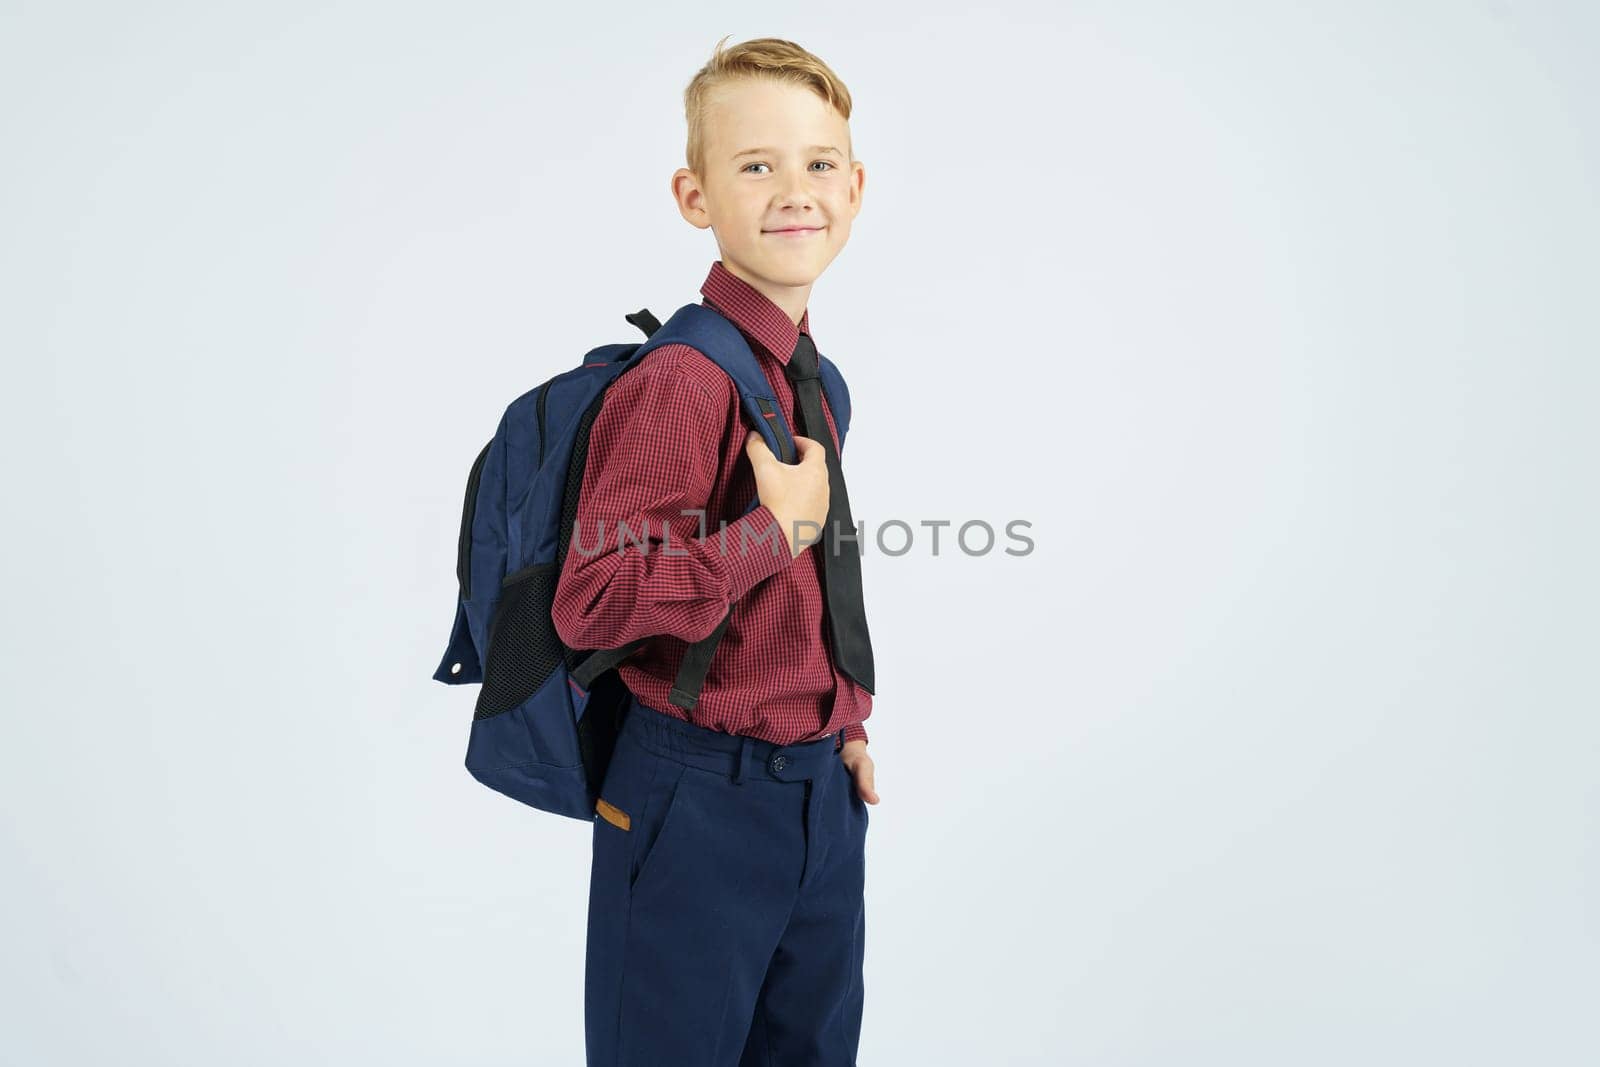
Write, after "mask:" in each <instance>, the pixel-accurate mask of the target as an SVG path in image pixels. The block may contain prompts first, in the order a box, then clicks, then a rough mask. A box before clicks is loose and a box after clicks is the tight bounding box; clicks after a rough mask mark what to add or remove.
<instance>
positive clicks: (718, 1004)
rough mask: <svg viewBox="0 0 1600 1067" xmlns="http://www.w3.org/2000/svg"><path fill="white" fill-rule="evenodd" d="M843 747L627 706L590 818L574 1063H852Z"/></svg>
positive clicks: (858, 819) (858, 823)
mask: <svg viewBox="0 0 1600 1067" xmlns="http://www.w3.org/2000/svg"><path fill="white" fill-rule="evenodd" d="M842 744H843V735H842V732H841V733H836V734H830V735H829V736H828V737H825V738H823V739H822V740H820V741H813V742H809V743H806V744H798V745H775V744H773V743H771V742H769V741H762V740H759V739H757V738H753V737H744V736H741V735H737V734H728V733H721V732H718V731H715V730H707V729H705V728H704V727H701V726H696V725H694V724H693V723H688V722H684V721H683V720H681V719H677V718H674V717H673V716H671V715H666V714H663V713H662V712H659V711H656V710H655V709H654V708H650V707H647V706H645V705H643V704H640V703H639V702H638V700H637V699H633V700H630V701H629V706H628V711H627V716H626V719H625V721H624V723H623V726H622V731H621V735H620V737H619V738H618V741H617V747H616V751H615V753H614V755H613V756H612V759H611V765H610V767H609V768H608V770H607V772H606V779H605V784H604V786H603V787H602V788H601V793H600V803H599V804H598V805H597V807H598V809H599V810H598V811H597V813H596V815H595V820H594V862H593V869H592V870H591V872H590V880H589V927H588V942H587V946H586V948H587V959H586V969H585V976H584V1024H585V1038H586V1042H587V1049H588V1063H589V1067H802V1065H805V1067H854V1064H855V1062H856V1047H857V1044H858V1043H859V1040H860V1036H861V1007H862V982H861V976H862V953H863V947H864V941H865V935H866V909H865V904H864V898H863V889H864V878H865V860H864V848H865V844H866V835H867V822H868V816H867V804H866V802H865V801H863V800H862V799H861V798H860V797H859V796H858V795H857V794H856V790H855V783H854V781H853V780H852V779H851V776H850V772H849V770H848V769H847V768H846V767H845V765H844V764H843V763H842V762H841V761H840V759H839V753H838V749H839V747H840V746H841V745H842Z"/></svg>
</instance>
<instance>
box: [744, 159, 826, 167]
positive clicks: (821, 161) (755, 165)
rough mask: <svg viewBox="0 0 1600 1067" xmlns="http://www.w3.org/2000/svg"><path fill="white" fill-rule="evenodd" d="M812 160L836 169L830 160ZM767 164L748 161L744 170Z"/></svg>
mask: <svg viewBox="0 0 1600 1067" xmlns="http://www.w3.org/2000/svg"><path fill="white" fill-rule="evenodd" d="M812 162H813V163H821V164H822V165H823V166H824V167H827V168H828V169H829V170H833V169H834V166H833V164H832V163H830V162H828V161H827V160H826V159H818V160H813V161H812ZM765 166H767V164H765V163H747V164H745V166H744V168H743V170H749V169H750V168H751V167H765Z"/></svg>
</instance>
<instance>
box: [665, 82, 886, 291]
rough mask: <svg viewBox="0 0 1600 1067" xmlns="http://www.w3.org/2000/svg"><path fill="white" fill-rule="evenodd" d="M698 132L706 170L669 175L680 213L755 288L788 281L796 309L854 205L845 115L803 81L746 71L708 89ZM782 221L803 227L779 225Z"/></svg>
mask: <svg viewBox="0 0 1600 1067" xmlns="http://www.w3.org/2000/svg"><path fill="white" fill-rule="evenodd" d="M704 138H705V142H704V149H705V160H704V164H703V166H704V168H705V171H706V173H704V174H702V175H696V174H695V173H694V172H693V171H690V170H687V169H680V170H679V171H678V172H677V173H676V174H674V175H673V192H674V194H675V195H676V196H677V198H678V206H679V210H680V211H681V212H682V213H683V217H684V218H686V219H688V220H689V221H690V222H691V223H693V224H694V225H696V226H699V227H700V228H701V229H704V228H705V227H707V226H710V227H711V229H712V231H713V232H714V233H715V234H716V238H717V246H718V248H719V249H720V250H721V252H722V260H723V265H724V266H726V267H727V268H728V269H729V270H730V271H732V272H733V273H734V274H736V275H739V276H740V277H743V278H745V280H747V281H749V282H751V283H752V284H754V285H756V286H757V287H758V288H761V289H763V290H764V291H766V290H772V291H774V292H778V291H782V290H798V291H799V292H798V296H799V298H800V300H801V301H802V303H801V308H802V310H803V307H804V304H803V301H804V298H805V295H806V293H808V292H809V290H810V286H811V283H812V282H814V281H815V280H816V279H817V277H818V276H819V275H820V274H821V273H822V272H823V270H824V269H825V268H826V267H827V266H828V264H829V263H830V262H832V261H833V257H834V256H836V255H838V254H839V250H840V249H842V248H843V247H844V244H845V242H846V241H847V240H849V238H850V223H851V221H852V220H853V219H854V218H855V216H856V212H858V211H860V210H861V191H862V188H863V185H864V183H865V180H866V176H865V171H864V168H863V167H862V165H861V163H860V162H859V161H854V162H853V161H852V160H851V159H850V124H849V123H848V122H846V121H845V119H844V117H843V116H841V115H840V114H839V113H838V112H837V111H835V110H834V109H833V107H832V106H830V105H829V104H828V103H827V102H826V101H824V100H823V99H822V98H821V97H820V96H818V95H817V94H816V93H814V92H812V91H811V90H810V89H807V88H804V87H801V86H797V85H788V84H785V83H782V82H775V81H771V80H769V79H762V78H747V79H741V80H740V81H737V82H733V83H731V84H728V85H724V86H721V87H720V88H719V89H718V90H717V91H716V93H715V94H714V95H713V96H712V98H711V100H710V101H709V105H708V108H707V114H706V123H705V130H704ZM819 146H820V147H819ZM830 148H831V149H832V150H831V151H830V150H829V149H830ZM748 149H760V151H754V152H747V151H746V150H748ZM791 227H800V228H803V231H802V232H797V233H784V232H780V231H783V230H785V229H788V228H791ZM769 295H771V294H770V293H769Z"/></svg>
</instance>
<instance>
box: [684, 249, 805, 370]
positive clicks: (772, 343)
mask: <svg viewBox="0 0 1600 1067" xmlns="http://www.w3.org/2000/svg"><path fill="white" fill-rule="evenodd" d="M700 293H701V295H702V296H704V297H705V298H706V299H707V300H709V301H710V302H711V304H712V306H713V307H714V308H716V310H717V311H719V312H721V313H722V315H723V317H724V318H727V319H728V320H730V321H731V322H732V323H733V324H734V325H735V326H737V327H739V329H740V330H741V331H742V332H743V333H744V335H745V336H746V337H748V338H750V339H751V340H753V341H755V342H756V343H757V344H759V345H761V347H762V348H765V349H766V350H767V351H768V352H770V353H771V354H772V356H773V357H774V358H775V359H777V361H778V362H779V363H780V364H782V365H784V366H787V365H788V363H789V357H790V356H791V355H792V354H793V353H794V346H795V345H797V344H799V342H800V334H801V333H802V332H804V333H805V334H806V335H807V336H811V337H812V339H813V340H815V335H813V334H812V333H811V309H810V308H807V309H806V310H805V311H803V312H801V314H800V325H798V326H796V325H795V324H794V323H793V322H791V321H790V320H789V315H788V312H786V311H784V310H783V309H782V308H780V307H779V306H778V305H777V304H774V303H773V302H772V301H771V300H770V299H768V297H767V295H766V294H765V293H763V292H762V291H761V290H759V289H757V288H756V287H755V286H753V285H751V284H750V283H749V282H747V281H745V280H744V279H743V278H741V277H739V276H738V275H737V274H735V273H733V272H732V271H731V270H729V269H728V268H727V267H725V266H723V265H722V260H720V259H717V260H713V261H712V263H711V273H710V274H708V275H706V280H705V284H703V285H701V286H700Z"/></svg>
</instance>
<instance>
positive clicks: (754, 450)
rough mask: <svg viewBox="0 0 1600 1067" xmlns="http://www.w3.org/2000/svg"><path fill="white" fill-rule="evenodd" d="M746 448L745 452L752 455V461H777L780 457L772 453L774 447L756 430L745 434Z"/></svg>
mask: <svg viewBox="0 0 1600 1067" xmlns="http://www.w3.org/2000/svg"><path fill="white" fill-rule="evenodd" d="M744 450H745V454H746V455H748V456H749V457H750V462H751V463H769V462H775V461H776V460H777V458H778V457H777V456H774V455H773V454H772V449H771V448H770V447H768V445H767V439H766V438H765V437H762V436H761V435H760V434H758V433H756V432H755V431H754V430H751V431H749V432H748V433H747V434H745V438H744Z"/></svg>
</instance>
